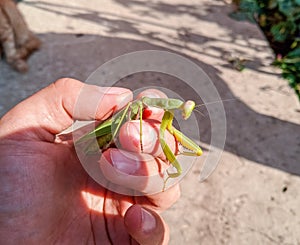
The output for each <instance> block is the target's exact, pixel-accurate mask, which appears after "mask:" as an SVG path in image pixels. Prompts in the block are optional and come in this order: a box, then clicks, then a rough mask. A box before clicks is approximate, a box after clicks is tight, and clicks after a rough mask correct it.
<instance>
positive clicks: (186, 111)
mask: <svg viewBox="0 0 300 245" xmlns="http://www.w3.org/2000/svg"><path fill="white" fill-rule="evenodd" d="M195 105H196V104H195V102H194V101H192V100H188V101H186V102H184V103H183V105H182V106H181V108H182V117H183V119H184V120H186V119H188V118H189V117H190V116H191V114H192V111H193V110H194V108H195Z"/></svg>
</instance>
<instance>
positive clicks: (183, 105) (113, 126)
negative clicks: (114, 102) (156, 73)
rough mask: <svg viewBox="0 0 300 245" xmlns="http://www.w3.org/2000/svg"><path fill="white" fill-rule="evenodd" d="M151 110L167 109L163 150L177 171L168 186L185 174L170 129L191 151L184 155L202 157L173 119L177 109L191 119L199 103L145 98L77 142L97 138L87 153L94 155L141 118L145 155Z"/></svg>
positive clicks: (162, 131) (161, 132)
mask: <svg viewBox="0 0 300 245" xmlns="http://www.w3.org/2000/svg"><path fill="white" fill-rule="evenodd" d="M149 107H156V108H160V109H163V110H164V115H163V118H162V121H161V124H160V129H159V141H160V145H161V147H162V150H163V153H164V155H165V157H166V159H167V160H168V162H169V163H170V164H171V165H172V166H173V167H174V168H175V169H176V172H175V173H170V172H168V171H167V174H168V177H167V179H166V180H165V182H164V183H166V181H167V180H168V179H169V178H176V177H178V176H180V175H181V173H182V169H181V165H180V163H179V162H178V161H177V159H176V156H175V155H174V153H173V152H172V150H171V149H170V147H169V146H168V144H167V142H166V141H165V132H166V130H168V131H169V132H170V133H171V134H172V135H173V136H174V137H175V139H176V141H177V142H179V143H180V144H181V145H182V146H183V147H184V148H186V149H188V150H189V152H183V153H182V154H185V155H192V156H200V155H202V150H201V148H200V147H199V146H198V145H197V144H196V143H195V142H194V141H193V140H191V139H190V138H188V137H187V136H185V135H184V134H183V133H182V132H180V131H179V130H177V129H176V128H175V127H173V118H174V112H175V110H180V111H181V113H182V117H183V118H184V119H185V120H186V119H188V118H189V117H190V115H191V113H192V111H193V110H194V108H195V102H194V101H191V100H188V101H186V102H184V101H182V100H179V99H172V98H149V97H142V98H141V99H139V100H136V101H133V102H130V103H128V104H127V106H126V107H125V108H124V109H122V110H121V111H119V112H118V113H117V114H115V115H114V116H113V117H111V118H110V119H107V120H106V121H104V122H103V123H101V124H100V125H99V126H98V127H96V128H95V130H93V131H92V132H90V133H88V134H86V135H84V136H83V137H82V138H80V139H79V140H78V141H77V142H76V143H80V142H84V141H86V140H88V139H90V138H94V137H96V138H97V142H96V145H95V144H91V145H88V146H87V147H86V149H85V152H86V153H90V152H93V151H95V150H97V149H98V148H99V147H100V149H106V148H108V147H110V146H111V145H112V144H113V142H114V139H115V137H116V136H117V134H118V132H119V130H120V128H121V126H122V125H123V124H124V123H125V122H126V121H129V120H134V119H138V118H139V122H140V123H139V127H140V148H141V152H143V141H142V134H143V128H142V127H143V124H142V121H143V116H142V115H143V111H144V109H146V108H149Z"/></svg>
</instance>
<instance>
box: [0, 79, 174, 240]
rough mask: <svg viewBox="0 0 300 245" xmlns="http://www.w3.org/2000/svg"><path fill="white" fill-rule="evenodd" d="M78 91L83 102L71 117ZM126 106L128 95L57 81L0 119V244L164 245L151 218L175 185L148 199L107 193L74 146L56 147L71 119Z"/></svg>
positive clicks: (158, 223) (157, 220)
mask: <svg viewBox="0 0 300 245" xmlns="http://www.w3.org/2000/svg"><path fill="white" fill-rule="evenodd" d="M83 88H84V89H85V91H86V92H88V94H89V96H88V98H86V99H87V103H85V104H84V105H82V106H81V107H79V108H77V110H76V111H75V110H74V107H75V104H76V100H77V98H78V96H79V94H80V93H81V91H82V89H83ZM100 97H102V100H101V103H100V105H99V106H98V109H97V111H96V114H94V111H92V110H90V109H89V108H96V107H97V104H96V102H97V101H99V98H100ZM131 99H132V94H131V92H130V91H129V90H127V89H121V88H113V89H111V90H107V89H106V88H99V87H96V86H92V85H85V84H83V83H80V82H78V81H76V80H72V79H61V80H59V81H57V82H56V83H54V84H52V85H50V86H49V87H47V88H45V89H43V90H41V91H39V92H38V93H36V94H35V95H33V96H32V97H30V98H28V99H27V100H25V101H23V102H21V103H20V104H18V105H17V106H16V107H15V108H13V109H12V110H11V111H10V112H8V113H7V114H6V115H5V116H4V117H3V118H2V119H1V120H0V198H1V203H0V244H53V243H58V244H83V243H86V244H90V243H91V244H112V243H113V244H136V243H140V244H166V243H167V242H168V236H169V233H168V228H167V226H166V224H165V223H164V221H163V220H162V218H161V217H160V216H159V214H158V213H157V212H159V211H161V210H163V209H165V208H168V207H169V206H170V205H172V204H173V203H174V202H175V201H176V200H177V198H178V197H179V188H178V186H174V187H173V188H171V189H169V190H167V191H165V192H163V193H159V194H156V195H153V196H140V197H134V196H125V195H121V194H117V193H114V192H111V191H109V190H107V189H105V188H104V187H102V186H100V185H98V184H97V183H96V182H94V181H93V180H92V179H91V178H90V177H89V176H88V175H87V173H86V172H85V171H84V169H83V168H82V166H81V164H80V162H79V160H78V158H77V155H76V152H75V149H74V145H73V144H72V143H67V142H57V141H56V140H55V135H56V134H58V133H60V132H61V131H63V130H64V129H66V128H68V127H69V126H70V125H71V124H72V123H73V121H74V119H82V120H84V119H85V120H89V119H98V120H99V119H105V118H108V117H109V116H111V115H112V113H113V112H114V111H116V110H118V109H120V106H122V105H123V106H124V104H125V103H127V102H128V101H129V100H131ZM118 103H121V104H120V105H119V106H118ZM87 105H88V107H87ZM94 115H96V116H94ZM139 155H140V154H138V153H137V156H139ZM119 160H120V162H119V163H120V164H122V159H119ZM115 163H116V164H118V162H115ZM150 164H151V163H150ZM154 210H155V211H154Z"/></svg>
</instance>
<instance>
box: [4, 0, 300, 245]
mask: <svg viewBox="0 0 300 245" xmlns="http://www.w3.org/2000/svg"><path fill="white" fill-rule="evenodd" d="M18 8H19V10H20V11H21V13H22V15H23V17H24V19H25V21H26V23H27V24H28V26H29V28H30V29H31V30H32V31H33V33H34V34H35V35H37V36H38V38H40V40H41V41H42V47H41V49H40V50H39V51H37V52H35V53H34V54H33V55H32V56H31V57H30V58H29V59H28V65H29V71H28V72H27V73H24V74H21V73H18V72H16V71H15V70H13V69H12V68H11V67H10V66H9V65H8V64H7V63H6V62H5V60H2V61H0V87H1V90H0V115H1V116H2V115H3V114H4V113H6V112H7V111H8V110H9V109H10V108H12V107H13V106H14V105H16V104H17V103H18V102H20V101H21V100H23V99H24V98H26V97H28V96H29V95H31V94H32V93H34V92H36V91H37V90H39V89H41V88H43V87H45V86H47V85H48V84H50V83H52V82H53V81H55V80H57V79H58V78H61V77H72V78H76V79H78V80H81V81H85V80H86V79H87V78H88V77H89V75H90V74H91V73H92V72H93V71H95V70H96V69H97V68H98V67H99V66H100V65H102V64H103V63H105V62H106V61H109V60H110V59H112V58H115V57H117V56H119V55H122V54H125V53H128V52H133V51H138V50H153V49H154V50H165V51H170V52H174V53H177V54H180V55H182V56H184V57H186V58H188V59H190V60H191V61H193V62H195V63H196V64H197V65H198V66H200V67H201V68H202V69H203V70H204V71H205V72H206V73H207V74H208V75H209V77H210V79H211V80H212V81H213V82H214V85H215V86H216V88H217V90H218V92H219V94H220V97H221V98H222V99H224V100H226V99H234V100H233V101H229V102H224V107H225V111H226V117H227V139H226V145H225V149H224V152H223V154H222V157H221V160H220V164H219V166H218V168H217V169H216V171H214V173H213V174H212V175H211V176H210V177H209V178H208V179H207V180H206V181H204V182H202V183H200V182H199V173H200V171H201V166H202V163H203V161H204V160H203V159H205V157H203V158H199V162H197V163H196V164H195V165H194V167H193V168H192V170H191V171H190V172H189V174H188V175H187V176H186V177H185V178H184V179H183V181H182V185H181V186H182V196H181V199H180V200H179V201H178V202H177V203H176V204H175V205H174V206H173V207H172V208H170V209H169V210H167V211H165V212H164V213H163V216H164V218H165V219H166V221H167V223H168V224H169V226H170V230H171V241H170V244H184V243H186V244H239V245H240V244H300V209H299V206H300V190H299V186H300V178H299V175H300V157H299V155H300V107H299V101H298V97H297V94H296V93H295V91H294V90H293V89H292V88H291V87H290V86H289V85H288V82H287V80H285V79H283V78H282V77H281V72H282V71H281V70H280V69H279V68H276V67H274V66H272V65H271V64H272V62H273V61H274V57H275V54H274V52H273V50H272V48H271V47H270V45H269V42H268V40H267V39H266V38H265V35H264V33H263V32H262V31H261V29H260V28H259V27H258V25H255V24H251V23H249V22H240V21H237V20H235V19H233V18H231V17H230V16H229V15H231V14H232V12H234V11H235V10H236V9H237V5H234V4H232V3H231V2H230V1H221V0H215V1H209V0H185V1H183V0H147V1H146V0H105V1H104V0H102V1H98V0H90V1H79V0H73V1H59V0H52V1H50V0H40V1H32V0H25V1H22V2H20V3H19V4H18ZM299 16H300V15H299ZM166 65H167V64H166ZM117 85H118V86H123V87H129V88H131V89H138V88H141V87H142V86H158V85H159V86H164V87H166V88H169V89H173V90H174V91H176V92H178V93H180V95H181V96H182V97H184V98H191V97H192V98H193V94H192V92H191V91H190V90H189V89H188V88H185V86H184V85H182V84H181V83H180V81H177V80H176V79H174V78H173V77H171V76H167V75H163V74H157V73H150V72H145V73H141V74H136V75H132V76H129V77H126V78H123V79H121V80H120V82H119V83H118V84H117ZM196 92H197V91H196ZM202 110H203V114H204V116H203V115H200V114H199V115H198V116H199V118H198V122H199V123H200V125H201V128H200V133H201V143H202V145H204V146H205V145H207V146H208V145H209V142H210V122H209V117H208V116H207V113H206V110H205V108H203V109H202ZM191 130H192V128H191ZM190 133H191V132H190ZM204 155H205V154H204Z"/></svg>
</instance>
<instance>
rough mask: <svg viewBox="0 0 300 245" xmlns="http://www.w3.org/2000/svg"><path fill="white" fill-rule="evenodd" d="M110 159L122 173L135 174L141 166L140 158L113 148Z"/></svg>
mask: <svg viewBox="0 0 300 245" xmlns="http://www.w3.org/2000/svg"><path fill="white" fill-rule="evenodd" d="M110 159H111V163H112V165H113V166H114V167H115V168H116V169H117V170H119V171H120V172H122V173H125V174H130V175H134V174H135V173H136V172H137V170H138V169H139V167H140V162H139V161H138V159H137V158H136V157H135V156H134V155H132V154H129V153H128V152H126V153H125V152H123V151H120V150H113V149H112V150H111V151H110Z"/></svg>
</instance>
